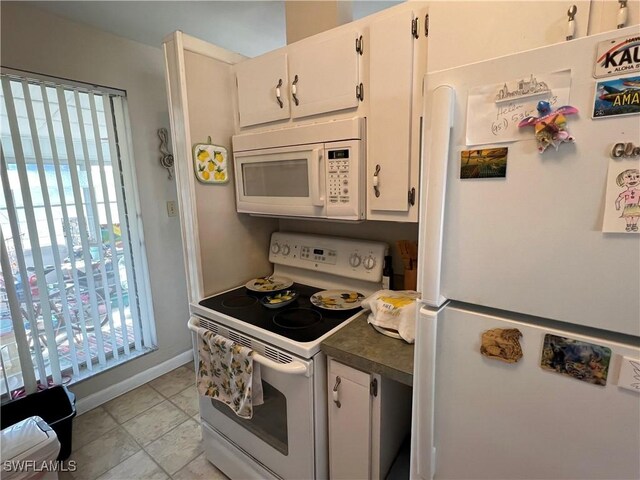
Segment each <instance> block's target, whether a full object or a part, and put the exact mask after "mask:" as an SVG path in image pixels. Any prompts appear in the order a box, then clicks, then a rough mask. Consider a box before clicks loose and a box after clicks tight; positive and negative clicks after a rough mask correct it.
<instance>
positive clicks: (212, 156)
mask: <svg viewBox="0 0 640 480" xmlns="http://www.w3.org/2000/svg"><path fill="white" fill-rule="evenodd" d="M207 142H208V143H197V144H196V145H194V146H193V169H194V172H195V174H196V178H197V179H198V181H199V182H201V183H227V182H228V181H229V171H228V168H227V165H228V163H227V149H226V148H225V147H221V146H219V145H214V144H212V143H211V137H209V138H208V139H207Z"/></svg>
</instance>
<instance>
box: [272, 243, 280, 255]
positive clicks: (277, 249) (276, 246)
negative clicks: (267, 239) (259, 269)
mask: <svg viewBox="0 0 640 480" xmlns="http://www.w3.org/2000/svg"><path fill="white" fill-rule="evenodd" d="M271 253H273V254H274V255H275V254H278V253H280V244H279V243H278V242H276V243H274V244H273V245H271Z"/></svg>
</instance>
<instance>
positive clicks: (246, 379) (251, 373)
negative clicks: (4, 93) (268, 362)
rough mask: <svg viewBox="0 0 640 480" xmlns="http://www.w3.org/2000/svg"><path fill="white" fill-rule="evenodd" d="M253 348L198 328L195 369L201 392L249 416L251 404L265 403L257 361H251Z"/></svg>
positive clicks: (242, 414)
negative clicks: (196, 363) (196, 364)
mask: <svg viewBox="0 0 640 480" xmlns="http://www.w3.org/2000/svg"><path fill="white" fill-rule="evenodd" d="M253 354H254V352H253V350H251V349H250V348H247V347H244V346H242V345H238V344H237V343H235V342H233V341H231V340H229V339H227V338H224V337H222V336H220V335H216V334H215V333H213V332H212V331H211V330H207V329H204V328H202V327H199V328H198V360H199V361H198V372H197V375H196V379H197V385H198V392H199V393H200V395H203V396H207V397H211V398H212V399H214V400H218V401H220V402H222V403H224V404H226V405H227V406H229V408H231V410H233V411H234V413H235V414H236V415H237V416H239V417H241V418H246V419H250V418H252V417H253V407H257V406H258V405H262V404H263V403H264V396H263V390H262V379H261V377H260V364H259V363H258V362H254V361H253Z"/></svg>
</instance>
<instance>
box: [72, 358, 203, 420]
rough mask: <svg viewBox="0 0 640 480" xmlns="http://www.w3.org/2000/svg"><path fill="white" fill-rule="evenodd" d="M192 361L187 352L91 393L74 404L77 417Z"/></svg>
mask: <svg viewBox="0 0 640 480" xmlns="http://www.w3.org/2000/svg"><path fill="white" fill-rule="evenodd" d="M190 360H193V350H191V349H190V350H187V351H186V352H183V353H181V354H179V355H176V356H175V357H173V358H170V359H169V360H166V361H164V362H162V363H160V364H159V365H155V366H153V367H151V368H149V369H147V370H145V371H144V372H140V373H138V374H137V375H134V376H133V377H130V378H127V379H126V380H123V381H122V382H120V383H117V384H115V385H111V386H110V387H107V388H105V389H104V390H100V391H99V392H96V393H92V394H91V395H88V396H86V397H84V398H81V399H79V400H78V401H77V403H76V410H77V412H78V415H82V414H83V413H85V412H88V411H89V410H93V409H94V408H96V407H99V406H100V405H102V404H103V403H107V402H108V401H109V400H113V399H114V398H116V397H119V396H120V395H122V394H123V393H127V392H128V391H130V390H133V389H134V388H138V387H139V386H141V385H144V384H145V383H147V382H150V381H151V380H153V379H154V378H158V377H160V376H162V375H164V374H165V373H168V372H170V371H171V370H174V369H176V368H178V367H179V366H181V365H184V364H185V363H187V362H188V361H190Z"/></svg>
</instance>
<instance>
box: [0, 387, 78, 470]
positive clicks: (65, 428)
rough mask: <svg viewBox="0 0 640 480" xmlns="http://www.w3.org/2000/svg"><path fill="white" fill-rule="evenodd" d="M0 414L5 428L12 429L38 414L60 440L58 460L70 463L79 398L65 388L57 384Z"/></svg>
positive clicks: (3, 408)
mask: <svg viewBox="0 0 640 480" xmlns="http://www.w3.org/2000/svg"><path fill="white" fill-rule="evenodd" d="M0 414H1V415H0V417H1V419H0V423H1V424H2V428H7V427H10V426H11V425H13V424H15V423H18V422H19V421H21V420H24V419H25V418H29V417H33V416H34V415H37V416H39V417H41V418H42V419H43V420H44V421H45V422H47V423H48V424H49V425H50V426H51V428H53V430H54V431H55V432H56V435H57V436H58V440H59V441H60V454H59V455H58V460H66V459H67V458H69V455H71V433H72V429H73V417H75V416H76V396H75V395H74V394H73V393H71V392H70V391H69V389H68V388H67V387H65V386H64V385H56V386H55V387H51V388H48V389H46V390H42V391H40V392H36V393H32V394H31V395H27V396H26V397H22V398H18V399H16V400H13V401H11V402H8V403H5V404H4V405H2V408H0Z"/></svg>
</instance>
